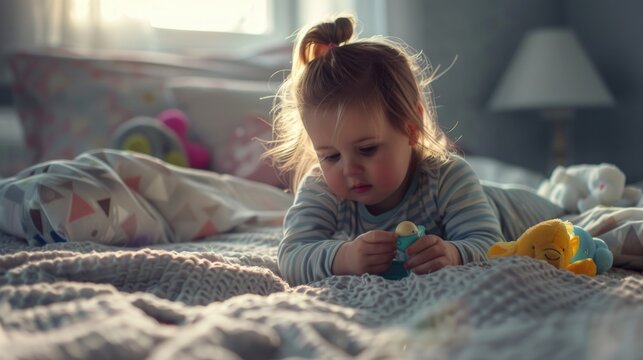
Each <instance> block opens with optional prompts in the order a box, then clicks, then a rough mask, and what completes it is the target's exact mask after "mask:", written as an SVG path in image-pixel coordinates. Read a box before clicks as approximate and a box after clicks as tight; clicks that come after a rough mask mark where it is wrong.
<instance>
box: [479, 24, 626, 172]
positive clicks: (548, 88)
mask: <svg viewBox="0 0 643 360" xmlns="http://www.w3.org/2000/svg"><path fill="white" fill-rule="evenodd" d="M613 104H614V99H613V97H612V95H611V94H610V92H609V90H608V89H607V87H606V86H605V83H604V82H603V80H602V79H601V77H600V76H599V74H598V72H597V71H596V68H595V67H594V65H593V64H592V62H591V60H590V59H589V57H588V56H587V54H586V53H585V51H584V50H583V48H582V46H581V44H580V43H579V41H578V39H577V38H576V36H575V34H574V32H573V31H572V30H570V29H567V28H540V29H535V30H532V31H530V32H529V33H527V35H526V36H525V38H524V39H523V41H522V43H521V44H520V46H519V48H518V50H517V51H516V53H515V55H514V57H513V59H512V60H511V63H510V64H509V67H508V68H507V70H506V71H505V72H504V74H503V76H502V78H501V80H500V82H499V84H498V86H497V88H496V89H495V92H494V93H493V96H492V97H491V101H490V103H489V108H490V109H491V110H493V111H513V110H537V111H539V112H540V113H541V115H542V117H543V118H544V119H548V120H551V121H552V123H553V138H552V149H551V151H552V163H553V165H554V166H556V165H564V164H566V163H567V161H568V158H567V157H568V154H567V145H566V144H567V141H568V139H567V135H566V132H567V131H566V126H567V122H569V121H570V120H571V119H572V118H573V117H574V111H575V110H576V109H578V108H585V107H598V106H610V105H613Z"/></svg>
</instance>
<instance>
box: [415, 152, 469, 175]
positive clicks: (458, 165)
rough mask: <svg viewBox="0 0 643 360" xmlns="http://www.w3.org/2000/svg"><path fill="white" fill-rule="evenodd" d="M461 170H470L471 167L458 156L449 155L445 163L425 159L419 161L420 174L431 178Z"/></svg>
mask: <svg viewBox="0 0 643 360" xmlns="http://www.w3.org/2000/svg"><path fill="white" fill-rule="evenodd" d="M463 168H467V169H471V165H469V163H468V162H467V161H466V160H465V159H464V158H463V157H461V156H460V155H457V154H451V155H450V156H449V158H448V159H447V160H446V161H437V160H435V159H431V158H427V159H424V160H421V161H420V164H419V170H420V172H421V173H424V174H427V175H429V176H431V177H438V178H439V177H442V176H445V175H446V174H449V173H451V172H453V171H461V170H462V169H463Z"/></svg>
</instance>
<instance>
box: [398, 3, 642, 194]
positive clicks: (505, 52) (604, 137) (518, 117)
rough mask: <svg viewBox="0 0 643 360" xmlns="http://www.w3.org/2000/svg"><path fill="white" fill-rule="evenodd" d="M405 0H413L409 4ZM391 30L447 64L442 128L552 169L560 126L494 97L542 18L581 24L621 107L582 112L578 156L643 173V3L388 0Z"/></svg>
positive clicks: (633, 175)
mask: <svg viewBox="0 0 643 360" xmlns="http://www.w3.org/2000/svg"><path fill="white" fill-rule="evenodd" d="M401 4H404V5H401ZM388 7H389V9H388V10H389V13H390V18H389V24H388V29H389V35H391V36H396V37H400V38H402V39H404V40H405V41H407V42H408V43H409V44H410V45H411V46H413V47H414V48H416V49H418V50H423V51H424V52H425V54H426V55H427V57H428V58H429V59H430V61H431V62H432V64H433V65H434V67H435V66H436V65H440V67H441V68H445V67H448V66H449V65H450V64H451V63H452V62H453V59H454V58H455V57H456V56H457V60H456V61H455V63H454V64H453V66H452V67H451V69H450V70H449V71H447V72H446V73H445V74H444V75H443V76H442V77H441V78H440V79H438V80H437V81H436V82H435V83H434V85H433V90H434V93H435V100H436V104H437V106H438V116H439V120H440V122H441V124H442V125H443V128H445V129H451V128H453V130H451V132H450V134H451V136H452V137H454V138H458V137H460V140H459V142H458V143H459V144H460V145H461V146H462V147H464V148H465V149H467V150H468V151H467V153H471V154H477V155H486V156H491V157H496V158H499V159H501V160H504V161H506V162H509V163H513V164H517V165H521V166H525V167H528V168H531V169H533V170H537V171H540V172H549V171H550V170H551V166H550V164H549V149H550V139H551V124H550V123H547V122H545V121H541V120H540V119H539V117H538V114H535V113H531V112H520V113H493V112H490V111H489V110H487V108H486V104H487V101H488V100H489V97H490V95H491V93H492V92H493V90H494V87H495V85H496V83H497V81H498V79H499V78H500V76H501V74H502V72H503V71H504V69H505V67H506V66H507V64H508V63H509V61H510V59H511V56H512V55H513V53H514V51H515V49H516V48H517V46H518V44H519V43H520V41H521V39H522V37H523V35H524V34H525V33H526V32H527V31H528V30H529V29H532V28H536V27H541V26H558V25H565V24H567V25H569V26H571V27H573V28H574V29H575V30H576V32H577V35H578V37H579V39H580V41H581V43H582V44H583V45H584V46H585V48H586V50H587V52H588V53H589V54H590V57H591V58H592V60H593V61H594V63H595V65H596V66H597V68H598V70H599V72H600V73H601V75H602V76H603V78H604V79H605V81H606V83H607V85H608V87H609V88H610V90H611V91H612V92H613V94H614V96H615V98H616V101H617V106H616V107H614V108H603V109H600V108H599V109H592V110H582V111H579V112H577V114H576V118H575V120H574V121H573V122H572V123H571V124H570V127H569V141H570V143H569V148H570V152H571V154H570V162H571V163H600V162H611V163H614V164H616V165H618V166H619V167H621V168H622V169H623V170H624V171H625V172H626V174H628V180H629V181H632V182H633V181H640V180H643V166H640V165H639V162H640V161H639V160H638V159H637V158H636V157H635V156H632V155H633V154H638V153H640V152H641V150H642V149H643V145H640V141H637V139H634V137H637V136H638V134H641V133H642V132H641V129H640V128H641V127H643V101H641V100H642V96H641V95H642V94H641V93H642V92H643V76H642V75H643V74H641V73H642V72H643V47H640V46H637V45H636V40H635V38H638V37H640V35H641V34H643V25H641V24H638V23H637V20H638V19H636V18H635V17H636V16H637V14H641V13H643V2H637V1H635V0H629V1H628V0H621V1H616V2H610V3H607V2H603V1H599V0H567V1H558V0H525V1H512V0H488V1H476V0H431V1H420V0H414V1H408V0H407V1H405V2H404V3H401V2H393V1H391V2H389V4H388Z"/></svg>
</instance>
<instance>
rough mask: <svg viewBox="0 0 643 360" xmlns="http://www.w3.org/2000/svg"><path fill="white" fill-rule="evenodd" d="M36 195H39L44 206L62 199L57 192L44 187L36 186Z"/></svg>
mask: <svg viewBox="0 0 643 360" xmlns="http://www.w3.org/2000/svg"><path fill="white" fill-rule="evenodd" d="M38 195H40V200H42V202H43V203H45V204H49V203H50V202H52V201H55V200H58V199H62V198H63V196H62V194H60V193H59V192H58V191H56V190H54V189H52V188H50V187H48V186H45V185H38Z"/></svg>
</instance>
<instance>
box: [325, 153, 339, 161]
mask: <svg viewBox="0 0 643 360" xmlns="http://www.w3.org/2000/svg"><path fill="white" fill-rule="evenodd" d="M338 160H339V154H331V155H326V156H323V157H322V161H330V162H337V161H338Z"/></svg>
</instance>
